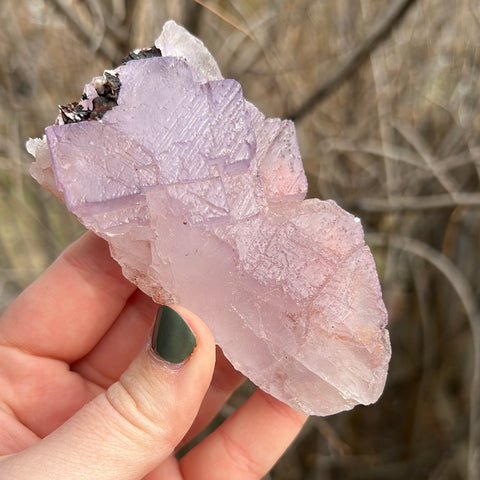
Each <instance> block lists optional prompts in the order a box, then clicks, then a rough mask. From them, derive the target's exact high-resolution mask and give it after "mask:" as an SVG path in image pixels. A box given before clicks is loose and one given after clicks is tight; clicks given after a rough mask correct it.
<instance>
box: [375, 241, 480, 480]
mask: <svg viewBox="0 0 480 480" xmlns="http://www.w3.org/2000/svg"><path fill="white" fill-rule="evenodd" d="M366 241H367V243H368V244H369V245H372V246H389V247H393V248H395V249H398V250H402V251H405V252H408V253H410V254H412V255H415V256H416V257H419V258H422V259H424V260H426V261H427V262H428V263H430V264H431V265H433V266H434V267H435V268H436V269H437V270H438V271H439V272H441V273H442V274H443V275H444V276H445V278H446V279H447V280H448V281H449V283H450V285H451V286H452V288H453V289H454V290H455V292H456V294H457V295H458V298H459V299H460V302H461V303H462V305H463V307H464V309H465V313H466V315H467V319H468V323H469V326H470V331H471V333H472V343H473V376H472V383H471V388H470V415H469V417H470V418H469V430H470V432H469V445H468V465H467V469H468V479H469V480H474V479H478V478H479V475H480V455H479V452H478V449H479V448H480V403H479V401H478V399H479V398H480V305H479V302H478V301H477V298H476V295H475V292H474V291H473V289H472V286H471V285H470V283H468V281H467V279H466V278H465V275H464V274H463V273H462V272H461V271H460V270H459V269H458V267H457V266H456V265H455V264H454V263H453V262H452V261H451V260H450V259H449V258H448V257H447V256H446V255H444V254H443V253H441V252H439V251H438V250H436V249H434V248H432V247H431V246H430V245H427V244H426V243H423V242H420V241H418V240H415V239H413V238H410V237H403V236H400V235H384V234H381V233H370V234H367V235H366Z"/></svg>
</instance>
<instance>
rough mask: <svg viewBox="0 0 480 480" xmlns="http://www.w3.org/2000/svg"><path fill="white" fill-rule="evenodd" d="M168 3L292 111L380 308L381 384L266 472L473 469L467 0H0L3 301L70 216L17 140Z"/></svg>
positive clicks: (359, 474)
mask: <svg viewBox="0 0 480 480" xmlns="http://www.w3.org/2000/svg"><path fill="white" fill-rule="evenodd" d="M169 18H173V19H175V20H176V21H177V22H179V23H182V24H183V25H184V26H186V27H187V28H188V29H189V30H190V31H191V32H192V33H194V34H195V35H197V36H199V37H200V38H201V39H202V40H203V41H204V42H205V44H206V45H207V47H208V48H209V49H210V51H211V52H212V53H213V55H214V56H215V57H216V59H217V61H218V63H219V65H220V68H221V70H222V72H223V74H224V76H225V77H230V78H235V79H236V80H238V81H239V82H240V83H241V84H242V86H243V89H244V94H245V96H246V98H247V99H249V100H250V101H252V102H253V103H254V104H256V105H257V106H258V107H259V108H260V109H261V110H262V111H263V112H264V113H265V114H266V115H267V116H278V117H289V118H292V119H294V120H295V123H296V126H297V134H298V139H299V143H300V148H301V151H302V155H303V159H304V163H305V168H306V171H307V175H308V179H309V184H310V192H309V195H310V196H316V197H320V198H323V199H327V198H333V199H334V200H336V201H337V202H338V203H339V204H340V205H341V206H343V207H344V208H346V209H347V210H349V211H351V212H352V213H354V214H356V215H358V216H359V217H361V219H362V223H363V226H364V228H365V231H366V233H367V243H368V244H369V245H370V246H371V248H372V251H373V253H374V256H375V259H376V262H377V267H378V270H379V274H380V278H381V283H382V287H383V291H384V296H385V302H386V304H387V309H388V311H389V315H390V326H389V329H390V334H391V339H392V347H393V357H392V361H391V365H390V374H389V378H388V381H387V386H386V389H385V392H384V394H383V396H382V398H381V399H380V401H379V402H378V403H376V404H375V405H372V406H368V407H357V408H355V409H354V410H352V411H350V412H345V413H341V414H338V415H334V416H332V417H328V418H311V419H310V420H309V422H308V423H307V425H306V427H305V428H304V430H303V431H302V433H301V434H300V436H299V437H298V439H297V441H296V442H295V443H294V444H293V445H292V447H291V448H290V449H289V451H288V452H286V454H285V455H284V457H283V458H282V459H281V460H280V461H279V463H278V464H277V465H276V466H275V467H274V468H273V469H272V471H271V472H270V474H269V475H268V476H267V477H266V478H268V479H275V480H280V479H282V480H284V479H305V480H312V479H324V480H330V479H373V480H374V479H405V478H408V479H411V480H415V479H430V480H443V479H449V480H451V479H469V480H478V478H480V473H479V472H480V470H479V468H480V467H479V465H480V416H479V409H480V373H479V369H480V318H479V315H480V312H479V302H480V273H479V272H480V208H479V207H480V190H479V180H480V100H479V94H480V3H479V2H478V0H450V1H448V2H445V1H443V0H417V1H412V0H358V1H351V0H258V1H254V0H202V1H199V0H198V1H194V0H178V1H176V2H172V1H166V0H139V1H131V0H85V1H80V0H77V1H75V0H2V2H1V8H0V310H2V309H4V308H5V307H6V306H7V305H8V304H9V303H10V302H11V301H12V300H13V299H14V298H15V296H16V295H17V294H18V293H19V292H20V291H21V290H22V289H23V288H24V287H25V286H26V285H28V284H29V283H30V282H31V281H32V280H33V279H34V278H35V277H36V276H38V275H39V274H40V273H41V272H42V271H43V270H44V269H45V268H46V267H47V265H49V264H50V263H51V262H52V261H53V260H54V258H55V257H56V256H57V255H58V254H59V252H60V251H61V250H62V249H63V248H64V247H65V246H66V245H68V244H69V243H70V242H71V241H72V240H73V239H75V238H77V237H78V236H79V235H80V234H81V233H82V231H83V230H82V227H81V226H80V225H79V224H78V223H77V221H76V220H75V218H73V217H72V216H71V215H70V214H69V213H68V212H66V210H65V209H64V207H63V206H62V205H61V204H60V203H59V202H58V201H57V200H55V199H53V198H52V197H51V195H50V194H48V193H47V192H45V191H43V190H42V189H41V188H39V186H38V185H37V184H36V183H35V182H34V181H33V180H32V179H31V178H30V177H29V174H28V167H29V163H30V162H31V158H30V157H29V155H28V154H27V153H26V151H25V148H24V144H25V140H26V139H28V137H36V136H41V135H42V134H43V129H44V127H45V126H46V125H48V124H51V123H52V122H53V121H54V119H55V117H56V115H57V105H58V104H68V103H70V102H71V101H74V100H77V99H78V98H79V96H80V94H81V92H82V90H83V85H84V84H85V83H86V82H88V81H89V80H90V79H91V77H93V76H95V75H98V74H101V73H102V72H103V70H104V69H105V68H110V67H112V66H113V65H117V64H118V62H119V60H120V59H121V58H122V57H123V56H125V55H126V54H127V53H128V52H129V51H131V50H132V49H134V48H136V47H143V46H151V45H153V42H154V39H155V38H156V37H157V36H158V34H159V33H160V31H161V27H162V25H163V23H164V22H165V21H166V20H167V19H169ZM250 390H251V386H249V385H246V386H245V387H244V388H243V389H241V390H240V391H239V392H238V393H237V394H236V395H235V396H234V397H233V398H232V400H231V402H230V405H228V406H226V407H225V408H224V409H223V410H222V412H221V414H220V416H219V418H218V419H217V422H219V421H221V420H222V418H225V417H226V416H227V415H228V414H229V413H231V411H232V410H233V409H234V408H235V407H236V405H238V403H239V402H241V401H242V400H243V399H244V398H245V396H246V395H248V393H249V391H250ZM252 441H255V439H252ZM212 468H214V466H212Z"/></svg>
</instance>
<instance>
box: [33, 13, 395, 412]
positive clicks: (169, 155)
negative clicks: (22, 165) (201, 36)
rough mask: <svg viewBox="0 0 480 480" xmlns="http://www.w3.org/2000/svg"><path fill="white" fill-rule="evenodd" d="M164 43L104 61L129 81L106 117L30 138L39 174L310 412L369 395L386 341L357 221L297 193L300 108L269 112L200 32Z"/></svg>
mask: <svg viewBox="0 0 480 480" xmlns="http://www.w3.org/2000/svg"><path fill="white" fill-rule="evenodd" d="M156 47H158V48H159V49H160V50H161V51H162V54H163V57H158V56H156V57H152V58H139V59H138V60H132V61H129V62H128V63H126V64H125V65H122V66H120V67H118V69H116V70H115V71H113V72H112V71H111V72H110V75H116V76H117V77H118V79H119V80H120V83H121V87H120V90H119V92H118V98H116V100H115V101H116V105H115V106H114V107H113V108H110V109H109V110H108V111H105V112H104V113H103V112H102V115H103V116H102V118H101V119H99V120H91V121H73V122H72V123H67V124H62V123H64V122H62V121H61V119H60V121H59V122H57V124H56V125H53V126H50V127H47V129H46V142H45V141H42V140H39V139H35V140H30V141H29V142H28V144H27V148H28V150H29V151H30V153H32V154H33V155H35V157H36V161H35V163H34V164H33V165H32V168H31V173H32V175H33V176H34V177H35V178H36V179H37V180H38V181H39V182H40V183H41V184H42V185H44V186H45V187H46V188H48V189H50V190H51V191H53V192H54V193H55V194H56V195H57V196H59V198H61V199H62V200H63V201H64V202H65V203H66V205H67V207H68V208H69V209H70V210H71V211H72V212H73V213H74V214H75V215H77V217H78V218H79V219H80V221H81V222H82V223H83V224H84V225H86V226H87V227H88V228H89V229H91V230H93V231H94V232H96V233H97V234H98V235H100V236H102V237H103V238H105V239H106V240H107V241H108V242H109V244H110V249H111V252H112V255H113V257H114V258H115V259H116V260H117V261H118V262H119V263H120V265H121V266H122V269H123V272H124V274H125V276H126V277H127V278H129V279H130V280H131V281H132V282H134V283H136V284H137V285H138V286H139V288H141V289H142V290H144V291H145V292H146V293H148V294H149V295H150V296H151V297H152V298H153V299H154V300H155V301H157V302H161V303H165V302H175V303H180V304H182V305H184V306H186V307H187V308H189V309H191V310H192V311H194V312H195V313H197V314H198V315H200V316H201V317H202V318H203V319H204V321H206V322H207V324H208V325H209V327H210V329H211V330H212V332H213V334H214V336H215V339H216V341H217V343H218V344H219V345H220V346H221V347H222V349H223V351H224V352H225V354H226V356H227V357H228V358H229V359H230V361H231V362H232V364H233V365H234V366H235V367H236V368H238V369H239V370H240V371H242V372H243V373H244V374H245V375H246V376H248V377H249V378H250V379H251V380H252V381H253V382H254V383H255V384H257V385H258V386H259V387H261V388H262V389H263V390H265V391H267V392H269V393H270V394H272V395H274V396H275V397H277V398H279V399H281V400H282V401H284V402H286V403H288V404H290V405H291V406H293V407H294V408H296V409H299V410H302V411H304V412H306V413H309V414H316V415H328V414H332V413H335V412H338V411H341V410H345V409H349V408H352V407H353V406H354V405H356V404H358V403H362V404H369V403H372V402H374V401H376V400H377V399H378V397H379V396H380V394H381V392H382V391H383V387H384V383H385V378H386V374H387V368H388V362H389V359H390V343H389V336H388V332H387V330H386V329H385V327H386V323H387V313H386V310H385V307H384V304H383V301H382V295H381V290H380V285H379V282H378V278H377V274H376V270H375V264H374V261H373V258H372V255H371V253H370V250H369V249H368V247H367V246H365V243H364V235H363V230H362V227H361V224H360V222H359V220H358V219H357V218H355V217H353V216H352V215H350V214H349V213H347V212H345V211H344V210H342V209H341V208H340V207H339V206H338V205H337V204H336V203H335V202H333V201H320V200H317V199H312V200H304V198H305V195H306V191H307V182H306V178H305V174H304V170H303V166H302V161H301V158H300V153H299V149H298V146H297V141H296V137H295V130H294V126H293V124H292V122H290V121H282V120H279V119H270V118H265V117H264V115H262V113H260V112H259V111H258V110H257V108H255V107H254V106H253V105H252V104H250V103H248V102H247V101H246V100H245V99H244V98H243V94H242V90H241V87H240V85H239V84H238V83H237V82H236V81H234V80H230V79H227V80H224V79H223V78H222V77H221V74H220V71H219V69H218V67H217V65H216V63H215V61H214V59H213V57H212V56H211V55H210V54H209V52H208V50H207V49H206V48H205V47H204V46H203V44H202V43H201V42H200V41H199V40H197V39H196V38H194V37H192V36H191V35H190V34H188V32H186V31H185V30H184V29H183V28H181V27H179V26H178V25H176V24H175V23H173V22H167V24H166V25H165V27H164V31H163V33H162V36H161V37H160V38H159V39H158V40H157V42H156ZM108 78H111V77H108ZM101 82H102V79H101V77H100V78H96V79H94V80H92V83H90V84H89V85H87V86H86V88H85V94H86V95H84V98H85V97H86V98H85V99H84V100H82V102H83V103H82V102H81V104H80V106H76V107H75V108H76V111H81V112H83V113H82V118H83V117H85V116H88V115H89V113H88V112H89V109H92V108H93V107H92V105H94V104H95V101H94V99H95V97H96V96H98V95H99V93H98V92H99V88H98V85H99V84H101ZM103 82H104V83H105V80H103ZM102 88H103V87H102ZM100 91H101V92H103V90H102V89H100ZM97 103H98V102H97ZM85 112H86V113H85ZM67 114H68V115H70V114H69V112H67ZM69 118H70V117H69Z"/></svg>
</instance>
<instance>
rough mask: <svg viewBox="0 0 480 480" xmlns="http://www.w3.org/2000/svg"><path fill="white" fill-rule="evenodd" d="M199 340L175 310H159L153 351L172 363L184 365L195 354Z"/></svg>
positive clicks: (164, 306) (153, 336) (162, 307)
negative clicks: (194, 350)
mask: <svg viewBox="0 0 480 480" xmlns="http://www.w3.org/2000/svg"><path fill="white" fill-rule="evenodd" d="M196 345H197V339H196V338H195V335H194V334H193V332H192V329H191V328H190V327H189V326H188V323H187V322H186V321H185V320H184V319H183V318H182V317H181V316H180V315H179V314H178V313H177V312H176V311H175V310H174V309H173V308H170V307H169V306H167V305H163V306H161V307H160V308H159V309H158V312H157V316H156V318H155V327H154V329H153V335H152V348H153V351H154V352H155V353H156V354H157V355H158V356H159V357H161V358H163V359H164V360H166V361H167V362H170V363H182V362H183V361H185V360H186V359H187V358H188V357H189V356H190V355H191V353H192V352H193V349H194V348H195V346H196Z"/></svg>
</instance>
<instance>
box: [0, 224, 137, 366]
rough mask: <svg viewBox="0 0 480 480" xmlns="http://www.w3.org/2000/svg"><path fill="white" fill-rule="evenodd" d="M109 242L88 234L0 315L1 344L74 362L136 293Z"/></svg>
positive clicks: (99, 336) (68, 249) (93, 343)
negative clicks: (113, 253)
mask: <svg viewBox="0 0 480 480" xmlns="http://www.w3.org/2000/svg"><path fill="white" fill-rule="evenodd" d="M135 289H136V287H135V286H134V285H132V284H131V283H130V282H129V281H128V280H126V279H125V277H124V276H123V275H122V272H121V269H120V267H119V265H118V264H117V263H116V262H115V260H113V259H112V257H111V256H110V252H109V250H108V245H107V243H106V242H105V241H104V240H102V239H100V238H99V237H97V236H96V235H94V234H93V233H90V232H89V233H86V234H85V235H83V236H82V237H81V238H80V239H79V240H77V241H76V242H75V243H73V244H72V245H71V246H70V247H69V248H67V249H66V250H65V251H64V252H63V253H62V254H61V255H60V256H59V257H58V259H57V260H56V261H55V262H54V263H53V264H52V265H51V266H50V267H49V268H48V269H47V270H46V271H45V273H43V274H42V275H41V276H40V277H39V278H38V279H37V280H36V281H35V282H34V283H32V284H31V285H30V286H29V287H28V288H27V289H25V290H24V291H23V292H22V293H21V294H20V295H19V297H18V298H17V299H16V300H15V301H14V302H13V303H12V304H11V305H10V307H9V308H8V309H7V311H6V312H5V314H4V316H3V317H2V318H1V319H0V345H2V344H3V345H8V346H13V347H16V348H20V349H22V350H24V351H27V352H29V353H32V354H34V355H39V356H46V357H51V358H57V359H60V360H64V361H67V362H71V361H73V360H76V359H78V358H81V357H83V356H84V355H85V354H86V353H87V352H88V351H89V350H90V349H91V348H92V347H93V346H94V345H95V344H96V343H97V342H98V340H99V339H100V338H101V337H102V336H103V334H104V333H105V332H106V331H107V330H108V329H109V327H110V326H111V324H112V323H113V322H114V321H115V319H116V317H117V316H118V314H119V313H120V312H121V311H122V309H123V307H124V305H125V303H126V301H127V300H128V298H129V296H130V295H131V294H132V293H133V292H134V291H135Z"/></svg>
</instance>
